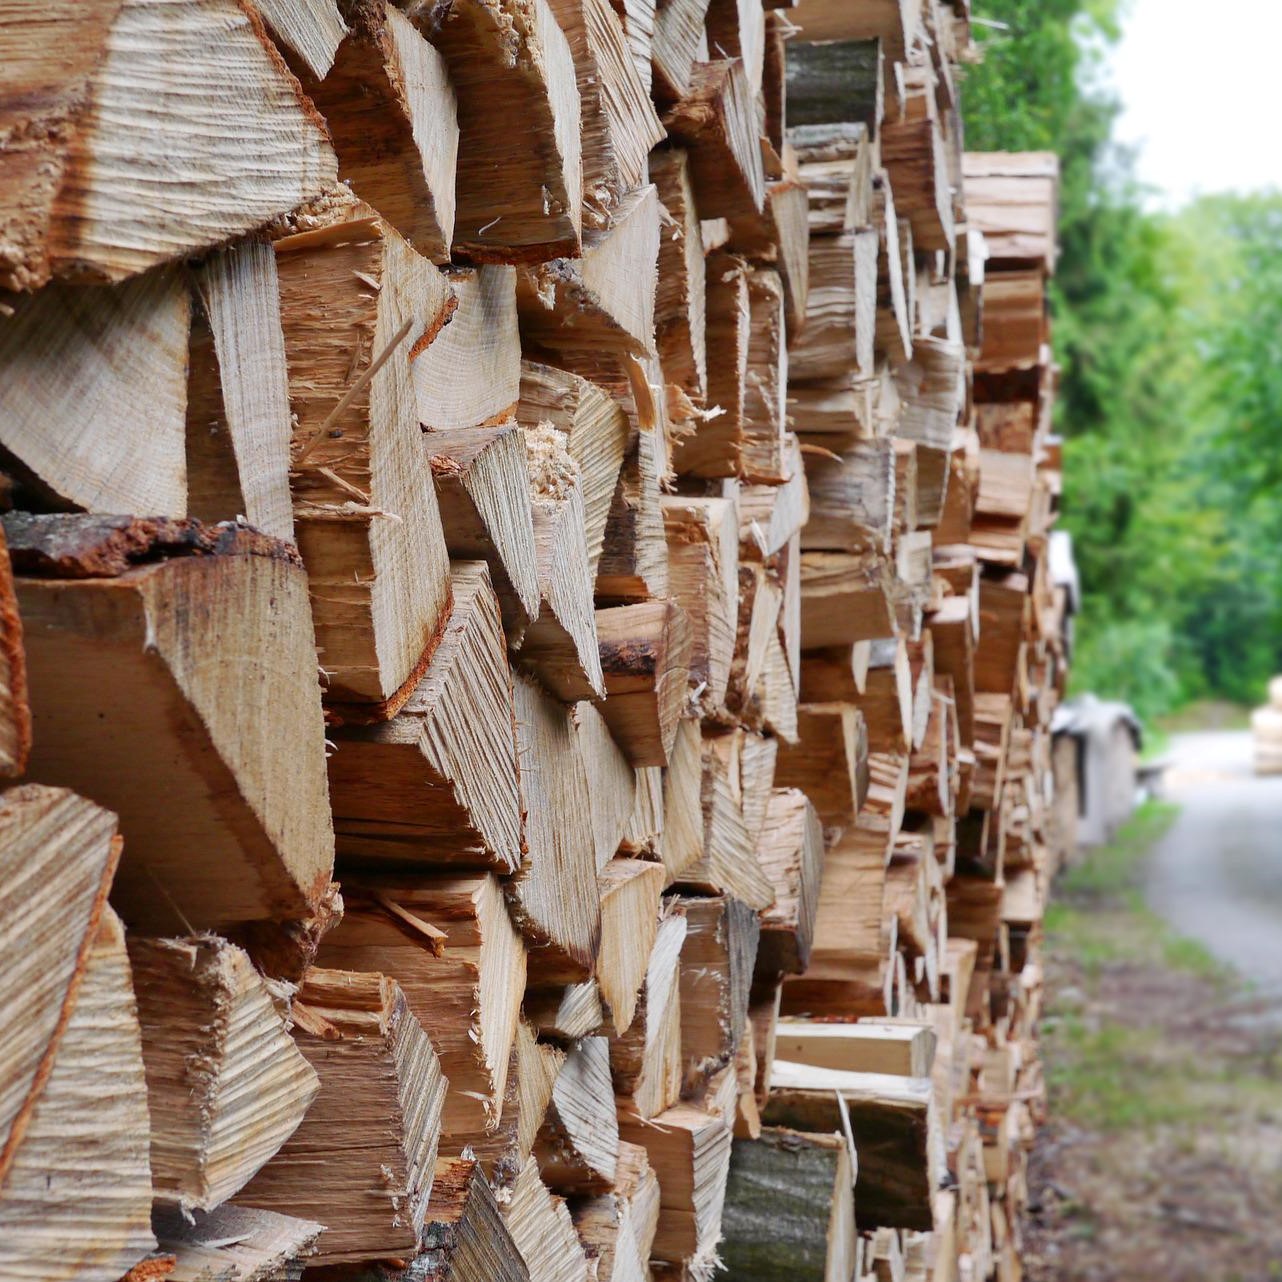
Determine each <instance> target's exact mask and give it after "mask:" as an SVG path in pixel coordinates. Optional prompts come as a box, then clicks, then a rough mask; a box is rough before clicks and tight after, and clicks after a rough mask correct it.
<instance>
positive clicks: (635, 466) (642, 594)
mask: <svg viewBox="0 0 1282 1282" xmlns="http://www.w3.org/2000/svg"><path fill="white" fill-rule="evenodd" d="M657 436H658V433H656V432H654V431H637V432H634V433H633V437H632V441H631V443H630V445H629V447H628V453H627V454H626V455H625V457H624V461H623V468H622V470H621V471H620V473H619V483H618V486H617V487H616V489H615V491H614V497H613V499H612V500H611V504H610V514H609V517H608V519H607V521H606V526H605V539H604V548H603V551H602V554H601V560H600V562H599V564H598V565H597V577H596V594H597V598H598V599H599V600H600V599H604V600H606V601H646V600H653V599H656V598H659V597H662V596H664V595H665V594H666V593H667V591H668V545H667V542H666V541H665V539H664V536H663V513H662V510H661V509H660V506H659V481H660V460H659V457H658V450H659V444H658V441H657V439H656V438H657ZM600 626H601V625H600V620H598V621H597V631H598V634H599V632H600Z"/></svg>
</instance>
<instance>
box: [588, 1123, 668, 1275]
mask: <svg viewBox="0 0 1282 1282" xmlns="http://www.w3.org/2000/svg"><path fill="white" fill-rule="evenodd" d="M573 1215H574V1227H575V1230H576V1231H577V1233H578V1235H579V1240H580V1242H582V1244H583V1247H584V1249H585V1250H586V1252H587V1256H588V1259H589V1261H590V1267H595V1270H596V1273H595V1278H596V1282H645V1279H646V1278H647V1277H648V1276H649V1259H650V1248H651V1246H652V1244H653V1242H654V1235H655V1230H656V1229H657V1227H658V1219H659V1181H658V1177H657V1176H656V1175H655V1173H654V1171H653V1169H652V1168H651V1166H650V1161H649V1158H648V1157H647V1155H646V1151H645V1149H643V1148H641V1147H640V1146H639V1145H636V1144H628V1143H620V1145H619V1162H618V1175H617V1177H616V1180H615V1185H614V1188H613V1189H611V1191H610V1192H609V1193H605V1194H603V1195H601V1196H600V1197H594V1198H585V1199H583V1200H581V1201H578V1202H576V1204H575V1206H574V1208H573Z"/></svg>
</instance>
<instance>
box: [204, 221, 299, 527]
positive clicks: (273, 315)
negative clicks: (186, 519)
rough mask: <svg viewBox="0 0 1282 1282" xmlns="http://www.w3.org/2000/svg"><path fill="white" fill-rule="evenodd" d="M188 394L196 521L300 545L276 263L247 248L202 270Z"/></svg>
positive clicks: (268, 253)
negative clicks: (243, 525) (236, 525)
mask: <svg viewBox="0 0 1282 1282" xmlns="http://www.w3.org/2000/svg"><path fill="white" fill-rule="evenodd" d="M193 280H194V283H195V287H196V293H197V295H198V297H199V300H200V306H199V307H195V308H193V313H192V325H191V338H190V361H189V369H188V386H187V491H188V492H187V509H186V510H187V514H188V515H190V516H194V517H195V518H196V519H197V520H205V521H223V520H233V519H247V520H248V521H249V524H250V525H253V526H255V527H256V528H257V529H260V530H262V531H263V533H265V534H270V535H272V536H273V537H275V538H279V539H285V540H288V541H290V542H292V541H293V539H294V516H293V502H292V499H291V497H290V487H289V443H290V435H291V432H292V427H291V424H290V417H289V414H290V411H289V379H288V372H287V368H286V361H285V342H284V334H283V331H282V329H281V321H280V284H279V279H278V276H277V271H276V256H275V255H274V254H273V253H272V250H271V246H270V245H268V244H265V243H264V242H262V241H249V240H246V241H241V242H240V243H239V244H237V245H234V246H232V247H231V248H230V249H228V250H226V251H224V252H222V253H219V254H215V255H213V256H212V257H211V258H209V259H208V260H207V261H206V262H205V263H204V264H203V265H201V266H200V267H198V268H197V269H196V270H195V272H194V274H193Z"/></svg>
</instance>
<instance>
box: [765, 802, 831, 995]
mask: <svg viewBox="0 0 1282 1282" xmlns="http://www.w3.org/2000/svg"><path fill="white" fill-rule="evenodd" d="M757 857H758V858H759V860H760V861H761V869H762V871H763V872H764V873H765V874H766V876H767V877H768V878H769V879H770V882H771V884H772V885H773V886H774V889H775V902H774V904H773V905H772V906H771V907H770V908H768V909H767V910H766V911H765V912H764V913H762V915H761V942H760V943H759V944H758V946H757V969H758V970H759V971H760V972H761V973H762V974H780V973H783V972H787V973H788V974H793V975H800V974H802V973H803V972H804V971H805V969H806V966H807V965H808V964H809V962H810V944H811V940H812V939H813V937H814V929H815V916H816V914H817V913H818V911H819V885H820V878H821V876H822V872H823V859H824V842H823V829H822V828H821V827H820V824H819V816H818V814H817V813H816V812H815V808H814V806H813V805H812V804H811V802H810V799H809V798H808V797H807V796H806V794H805V793H804V792H801V791H799V790H798V789H796V788H784V789H779V790H778V791H776V792H775V793H773V794H772V796H771V798H770V806H769V809H768V810H767V813H766V821H765V825H764V827H763V829H762V833H761V840H760V844H759V845H758V846H757Z"/></svg>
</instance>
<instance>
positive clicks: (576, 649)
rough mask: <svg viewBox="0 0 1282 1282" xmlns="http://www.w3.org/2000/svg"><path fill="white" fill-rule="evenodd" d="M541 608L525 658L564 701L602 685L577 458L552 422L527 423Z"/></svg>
mask: <svg viewBox="0 0 1282 1282" xmlns="http://www.w3.org/2000/svg"><path fill="white" fill-rule="evenodd" d="M525 445H526V454H527V459H528V467H529V475H530V497H531V509H532V512H533V517H534V548H535V555H536V559H537V564H538V582H539V611H538V614H537V616H536V617H535V618H534V619H533V620H532V621H531V623H530V625H529V627H528V628H527V629H526V630H525V634H524V636H523V637H522V638H521V642H520V660H521V663H522V665H523V666H525V667H528V668H530V669H531V670H533V671H534V672H535V673H536V674H537V675H538V677H539V679H540V680H541V681H542V682H543V684H544V685H545V686H546V687H547V688H548V689H549V690H550V691H552V693H553V694H555V695H556V696H557V698H559V699H561V700H562V702H564V703H575V702H577V701H579V700H581V699H593V698H597V699H599V698H601V697H602V695H604V693H605V687H604V677H603V675H602V672H601V656H600V651H599V647H598V644H597V635H596V617H595V608H594V604H593V599H592V574H591V568H590V566H589V562H588V553H587V543H586V538H585V534H584V519H583V493H582V491H581V490H580V488H579V478H578V466H577V464H576V463H575V462H574V459H573V458H572V457H571V456H570V454H569V452H568V450H567V449H566V443H565V437H564V435H563V434H562V433H561V432H559V431H557V429H556V428H554V427H552V426H551V425H549V424H541V425H540V426H538V427H535V428H527V429H525Z"/></svg>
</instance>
